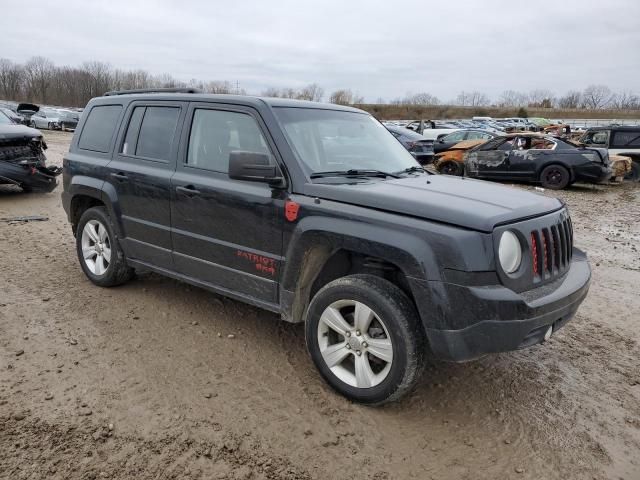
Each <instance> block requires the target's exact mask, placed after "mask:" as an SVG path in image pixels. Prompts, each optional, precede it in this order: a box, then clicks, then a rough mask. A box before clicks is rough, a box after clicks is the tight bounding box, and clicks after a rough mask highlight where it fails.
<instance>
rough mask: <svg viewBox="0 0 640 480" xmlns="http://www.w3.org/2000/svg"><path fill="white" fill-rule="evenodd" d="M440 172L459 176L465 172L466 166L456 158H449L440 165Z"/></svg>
mask: <svg viewBox="0 0 640 480" xmlns="http://www.w3.org/2000/svg"><path fill="white" fill-rule="evenodd" d="M438 172H439V173H441V174H443V175H456V176H458V177H459V176H462V174H463V173H464V166H463V165H462V164H461V163H459V162H456V161H454V160H447V161H446V162H444V163H441V164H440V165H438Z"/></svg>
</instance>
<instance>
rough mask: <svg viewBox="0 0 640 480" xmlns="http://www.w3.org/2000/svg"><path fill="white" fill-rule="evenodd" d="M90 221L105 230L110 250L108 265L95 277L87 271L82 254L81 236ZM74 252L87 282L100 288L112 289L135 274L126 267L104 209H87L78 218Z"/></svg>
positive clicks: (122, 253)
mask: <svg viewBox="0 0 640 480" xmlns="http://www.w3.org/2000/svg"><path fill="white" fill-rule="evenodd" d="M92 220H95V221H97V222H99V223H100V224H101V225H102V226H104V227H105V228H106V231H107V236H108V240H109V245H110V248H111V258H110V261H109V265H108V266H107V268H106V270H105V271H104V273H102V274H100V275H96V274H95V273H93V272H92V271H91V270H90V269H89V267H88V266H87V263H86V261H85V259H84V255H83V252H82V234H83V231H84V228H85V226H86V224H87V223H88V222H90V221H92ZM76 252H77V254H78V261H79V262H80V266H81V267H82V271H83V272H84V273H85V275H86V276H87V278H88V279H89V280H91V281H92V282H93V283H94V284H96V285H98V286H100V287H114V286H116V285H120V284H122V283H125V282H126V281H128V280H130V279H131V278H132V277H133V275H134V273H135V271H134V269H133V268H131V267H129V265H127V261H126V259H125V256H124V252H123V251H122V249H121V248H120V243H119V242H118V237H117V236H116V234H115V232H114V230H113V227H112V225H111V218H110V217H109V214H108V213H107V209H106V208H105V207H92V208H89V209H87V210H86V211H85V212H84V213H83V214H82V216H81V217H80V221H79V222H78V228H77V230H76Z"/></svg>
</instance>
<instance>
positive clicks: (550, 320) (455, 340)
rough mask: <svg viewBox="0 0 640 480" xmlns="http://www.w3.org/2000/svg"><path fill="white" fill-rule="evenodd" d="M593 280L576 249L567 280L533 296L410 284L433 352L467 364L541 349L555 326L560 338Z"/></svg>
mask: <svg viewBox="0 0 640 480" xmlns="http://www.w3.org/2000/svg"><path fill="white" fill-rule="evenodd" d="M590 280H591V267H590V266H589V262H588V260H587V256H586V255H585V254H584V253H583V252H582V251H580V250H578V249H575V248H574V252H573V259H572V261H571V267H570V269H569V270H568V271H567V273H566V274H565V275H563V276H562V277H560V278H558V279H557V280H556V281H554V282H552V283H548V284H546V285H543V286H541V287H538V288H536V289H533V290H529V291H527V292H522V293H515V292H514V291H512V290H510V289H508V288H505V287H503V286H500V285H491V286H463V285H456V284H452V283H445V282H435V281H431V282H427V281H424V280H416V279H410V283H411V288H412V290H413V291H414V297H415V298H416V304H417V306H418V310H419V312H420V315H421V318H422V319H423V323H424V326H425V330H426V334H427V338H428V339H429V344H430V346H431V350H432V352H433V353H434V354H435V355H436V356H437V357H439V358H442V359H444V360H450V361H456V362H461V361H467V360H472V359H474V358H478V357H481V356H483V355H485V354H488V353H498V352H506V351H511V350H517V349H520V348H525V347H528V346H531V345H535V344H537V343H541V342H542V341H544V334H545V332H546V331H547V330H548V328H549V327H550V326H551V327H553V332H556V331H557V330H558V329H559V328H560V327H562V326H564V325H565V324H566V323H567V322H568V321H569V320H570V319H571V318H572V317H573V316H574V315H575V313H576V311H577V310H578V307H579V306H580V304H581V303H582V301H583V300H584V298H585V297H586V295H587V292H588V290H589V283H590ZM434 314H435V317H436V318H434Z"/></svg>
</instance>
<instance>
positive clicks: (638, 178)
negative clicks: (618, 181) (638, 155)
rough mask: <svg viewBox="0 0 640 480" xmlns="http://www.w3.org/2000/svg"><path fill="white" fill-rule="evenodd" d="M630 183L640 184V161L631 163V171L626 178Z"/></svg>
mask: <svg viewBox="0 0 640 480" xmlns="http://www.w3.org/2000/svg"><path fill="white" fill-rule="evenodd" d="M624 179H625V180H628V181H630V182H640V161H637V160H633V161H632V162H631V171H630V172H629V173H627V175H625V177H624Z"/></svg>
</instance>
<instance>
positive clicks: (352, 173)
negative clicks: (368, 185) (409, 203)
mask: <svg viewBox="0 0 640 480" xmlns="http://www.w3.org/2000/svg"><path fill="white" fill-rule="evenodd" d="M310 177H311V178H323V177H384V178H386V177H391V178H400V177H399V176H398V175H397V174H395V173H389V172H383V171H382V170H368V169H367V170H358V169H351V170H334V171H328V172H315V173H312V174H311V175H310Z"/></svg>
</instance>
